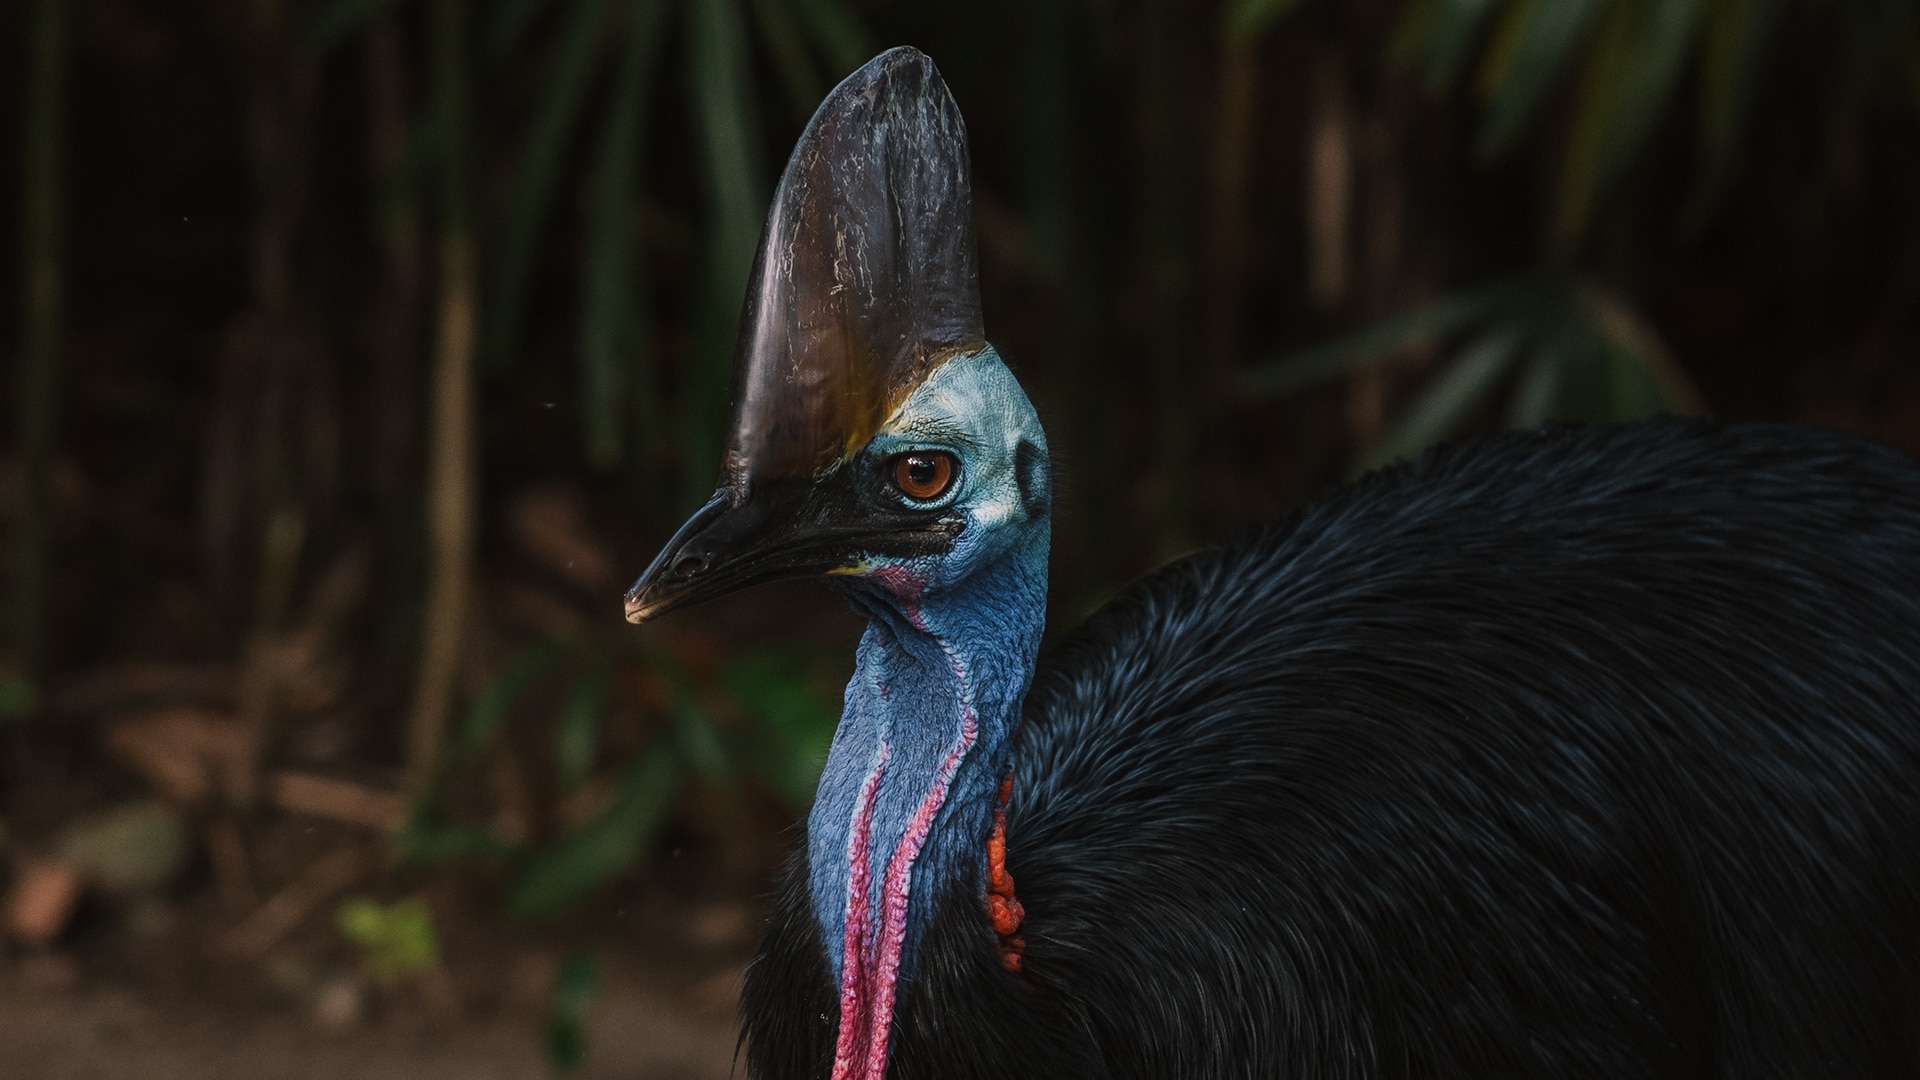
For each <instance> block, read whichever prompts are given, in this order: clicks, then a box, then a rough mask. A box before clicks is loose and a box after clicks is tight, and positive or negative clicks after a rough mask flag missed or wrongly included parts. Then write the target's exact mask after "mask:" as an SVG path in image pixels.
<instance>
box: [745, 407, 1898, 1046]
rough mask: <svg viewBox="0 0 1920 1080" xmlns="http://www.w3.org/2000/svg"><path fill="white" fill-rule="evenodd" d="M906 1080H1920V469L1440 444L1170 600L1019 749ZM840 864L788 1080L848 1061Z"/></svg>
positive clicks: (1099, 641)
mask: <svg viewBox="0 0 1920 1080" xmlns="http://www.w3.org/2000/svg"><path fill="white" fill-rule="evenodd" d="M1012 769H1013V774H1014V778H1015V779H1014V785H1013V797H1012V800H1011V802H1010V804H1009V807H1008V815H1007V845H1008V854H1007V862H1008V866H1009V868H1010V870H1011V871H1012V874H1013V878H1014V880H1015V882H1016V883H1017V885H1018V889H1019V893H1020V898H1021V899H1022V901H1023V902H1024V904H1025V907H1026V913H1027V915H1026V921H1025V924H1024V926H1023V927H1022V936H1023V937H1024V939H1025V942H1026V949H1025V953H1024V963H1023V965H1022V970H1021V972H1020V973H1019V974H1014V973H1010V972H1008V971H1005V970H1003V968H1002V966H1001V964H1000V963H999V962H998V956H997V952H996V940H995V936H994V933H993V931H992V929H991V928H990V927H989V925H988V923H987V920H986V918H985V917H984V915H983V914H982V912H981V904H980V890H981V885H980V883H979V882H978V881H977V880H956V881H955V882H954V883H953V885H952V886H951V887H950V889H949V890H948V893H947V895H945V896H944V897H942V898H941V901H940V908H939V910H940V914H939V915H938V916H937V917H936V918H935V920H934V924H933V927H932V929H931V930H930V931H929V934H928V938H927V941H926V944H925V947H924V954H923V957H922V960H921V963H920V972H919V974H918V976H917V977H916V979H915V980H914V982H913V984H912V985H911V986H910V987H909V988H908V989H907V991H906V993H905V996H904V999H903V1001H902V1002H901V1003H900V1006H899V1020H898V1029H897V1033H896V1035H895V1039H896V1045H895V1048H894V1052H893V1070H892V1071H891V1072H890V1073H889V1074H888V1075H890V1076H894V1077H898V1078H901V1080H908V1078H912V1077H942V1078H944V1077H955V1078H958V1077H978V1078H983V1080H984V1078H1005V1077H1010V1076H1048V1077H1069V1076H1101V1077H1116V1078H1118V1077H1236V1076H1297V1077H1512V1076H1540V1077H1608V1078H1629V1077H1783V1078H1784V1077H1814V1076H1820V1077H1876V1078H1877V1077H1887V1078H1891V1077H1907V1076H1914V1075H1917V1074H1920V469H1916V468H1915V467H1914V465H1913V463H1912V462H1910V461H1908V460H1906V459H1905V458H1903V457H1900V456H1899V455H1897V454H1894V453H1893V452H1891V451H1888V450H1885V449H1883V448H1879V447H1875V446H1872V445H1870V444H1866V443H1863V442H1860V441H1857V440H1853V439H1850V438H1846V437H1843V436H1836V435H1827V434H1818V433H1811V432H1805V431H1799V430H1795V429H1790V428H1779V427H1726V428H1719V427H1710V426H1707V425H1703V424H1691V423H1679V422H1669V423H1658V424H1647V425H1635V426H1626V427H1613V428H1594V429H1566V430H1561V431H1558V432H1554V433H1543V434H1522V435H1509V436H1501V437H1497V438H1492V439H1487V440H1482V441H1480V442H1476V443H1472V444H1469V445H1465V446H1461V447H1458V448H1453V449H1448V450H1444V451H1440V452H1435V453H1433V454H1430V455H1429V456H1427V457H1425V458H1423V459H1421V460H1420V461H1419V462H1418V463H1417V464H1415V465H1413V466H1409V467H1402V468H1398V469H1394V470H1390V471H1388V472H1386V473H1383V474H1380V475H1376V476H1374V477H1372V478H1369V479H1368V480H1366V481H1363V482H1362V483H1360V484H1358V485H1355V486H1353V487H1351V488H1348V489H1344V490H1341V491H1339V492H1337V493H1335V494H1333V495H1332V496H1330V497H1328V498H1326V499H1324V500H1322V501H1320V502H1318V503H1316V504H1314V505H1313V506H1311V507H1309V508H1308V509H1306V510H1305V511H1303V512H1302V513H1300V514H1299V515H1297V516H1295V517H1294V518H1292V519H1289V520H1288V521H1286V522H1283V523H1279V524H1277V525H1274V526H1271V527H1268V528H1265V529H1262V530H1260V531H1258V532H1255V533H1253V534H1251V535H1248V536H1246V537H1244V538H1242V539H1241V540H1239V541H1237V542H1235V543H1232V544H1229V545H1227V546H1225V547H1221V548H1217V549H1213V550H1209V551H1206V552H1202V553H1200V554H1197V555H1194V556H1192V557H1189V558H1187V559H1184V560H1181V561H1180V562H1178V563H1175V564H1173V565H1172V566H1169V567H1167V568H1165V569H1163V570H1162V571H1160V572H1158V573H1156V574H1154V575H1152V576H1151V577H1149V578H1147V579H1145V580H1143V581H1141V582H1139V583H1136V584H1135V585H1134V586H1132V587H1131V588H1130V589H1128V590H1127V591H1125V592H1124V593H1122V594H1121V596H1120V597H1118V598H1117V599H1116V600H1115V601H1114V602H1113V603H1112V604H1110V605H1109V606H1108V607H1107V608H1106V609H1105V610H1104V611H1102V612H1100V613H1099V614H1097V615H1095V616H1094V617H1093V618H1092V619H1091V620H1090V621H1089V622H1088V624H1087V625H1086V626H1085V627H1083V628H1082V629H1081V630H1080V631H1079V632H1078V633H1076V634H1075V635H1074V636H1073V637H1072V638H1071V639H1070V640H1069V641H1068V642H1067V643H1066V644H1064V646H1063V647H1062V648H1061V649H1060V650H1058V652H1057V653H1056V654H1055V655H1053V656H1051V657H1049V658H1048V661H1047V662H1043V663H1042V665H1041V667H1040V670H1039V673H1038V675H1037V677H1036V680H1035V683H1034V687H1033V690H1032V692H1031V694H1030V696H1029V699H1028V705H1027V708H1026V710H1025V720H1024V724H1023V726H1022V728H1021V730H1020V732H1019V733H1018V735H1017V736H1016V737H1015V740H1014V744H1013V752H1012ZM824 955H825V954H824V951H823V949H822V947H821V943H820V935H819V930H818V928H817V923H816V922H815V920H814V919H813V918H812V917H811V910H810V908H809V907H808V900H807V892H806V888H805V881H804V878H803V877H800V876H793V877H790V878H789V880H788V882H787V884H786V888H785V889H784V890H783V891H782V893H781V894H780V896H779V898H778V899H777V900H776V905H775V911H774V914H773V918H772V922H771V928H770V932H769V936H768V938H767V942H766V945H765V947H764V948H763V950H762V953H761V956H760V958H759V959H758V960H756V962H755V964H754V966H753V967H752V968H751V969H750V971H749V977H748V989H747V994H746V997H745V1017H746V1021H747V1033H746V1034H747V1052H748V1060H749V1063H750V1073H751V1075H753V1076H755V1077H760V1078H764V1080H786V1078H790V1077H791V1078H798V1077H816V1076H819V1077H824V1076H826V1075H828V1072H829V1065H830V1063H831V1060H832V1057H833V1049H834V1043H835V1038H834V1035H835V1029H836V1023H837V1019H838V1016H837V1004H836V1000H835V992H834V983H833V979H832V975H831V972H830V971H829V969H828V966H827V964H826V962H825V959H824Z"/></svg>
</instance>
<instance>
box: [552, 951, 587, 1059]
mask: <svg viewBox="0 0 1920 1080" xmlns="http://www.w3.org/2000/svg"><path fill="white" fill-rule="evenodd" d="M599 985H600V965H599V964H598V963H596V962H594V959H593V957H592V956H589V955H588V954H586V953H584V952H580V951H578V950H575V951H574V952H571V953H568V954H567V958H566V959H565V960H563V961H561V963H560V972H559V974H558V975H557V976H556V977H555V978H554V981H553V996H552V998H551V1000H550V1001H549V1002H548V1004H547V1061H548V1062H549V1063H550V1064H551V1065H552V1066H553V1067H554V1070H555V1071H557V1072H560V1073H571V1072H574V1071H576V1070H577V1069H579V1068H580V1065H581V1063H582V1062H584V1061H585V1060H586V1056H587V1032H586V1022H587V1006H588V1005H590V1004H591V1003H592V1001H593V994H594V991H595V990H597V989H599Z"/></svg>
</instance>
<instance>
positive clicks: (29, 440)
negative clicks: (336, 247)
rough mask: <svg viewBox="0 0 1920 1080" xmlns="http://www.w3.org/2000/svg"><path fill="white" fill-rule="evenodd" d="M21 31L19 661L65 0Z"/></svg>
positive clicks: (28, 645) (39, 568)
mask: <svg viewBox="0 0 1920 1080" xmlns="http://www.w3.org/2000/svg"><path fill="white" fill-rule="evenodd" d="M28 18H29V24H28V33H27V86H26V117H25V124H24V127H25V131H24V133H23V135H24V137H23V139H22V159H23V160H22V163H21V164H22V169H21V171H22V174H23V176H22V184H21V225H20V254H21V282H22V296H21V308H22V310H21V317H20V322H21V335H20V336H21V343H20V361H21V362H20V413H19V433H20V434H19V443H18V448H19V454H20V509H19V516H18V517H17V518H16V519H15V520H16V532H15V536H14V579H13V630H14V643H15V645H16V646H17V647H18V648H19V651H20V662H21V663H22V665H23V666H24V667H25V669H26V671H27V672H28V673H29V674H30V675H37V674H38V673H39V672H40V668H41V666H42V664H43V663H44V662H45V659H46V657H45V655H44V654H45V649H46V640H45V637H46V626H45V619H46V596H47V563H48V552H49V546H50V545H49V539H50V535H51V532H52V528H51V523H50V518H51V516H52V508H51V506H50V505H49V499H48V494H47V472H48V470H49V468H50V467H51V466H52V462H53V450H54V442H55V439H56V438H57V435H58V422H57V421H58V413H59V371H60V348H61V338H62V337H63V332H64V328H65V327H64V324H65V321H66V282H65V272H64V267H63V258H64V253H63V251H62V248H63V246H64V245H63V243H62V241H63V239H64V233H65V230H66V223H65V213H66V208H65V205H64V199H63V198H62V197H61V188H62V186H63V173H64V172H65V161H64V147H63V143H64V139H63V129H64V126H65V119H66V116H65V114H66V64H67V19H66V0H34V3H33V6H32V9H31V11H30V12H29V16H28Z"/></svg>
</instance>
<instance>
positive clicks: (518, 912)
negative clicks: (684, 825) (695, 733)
mask: <svg viewBox="0 0 1920 1080" xmlns="http://www.w3.org/2000/svg"><path fill="white" fill-rule="evenodd" d="M679 786H680V770H679V766H678V764H677V763H676V761H675V758H674V755H673V753H672V751H671V750H669V749H668V748H666V747H655V748H654V749H652V750H650V751H648V752H647V753H646V754H645V755H644V756H642V757H641V758H640V760H639V761H637V762H636V763H635V764H634V765H633V766H632V768H630V769H629V770H628V772H627V776H626V779H625V781H624V782H623V783H622V784H621V787H620V793H619V795H618V796H617V797H616V798H615V800H614V803H613V805H612V806H610V807H608V808H607V810H606V812H605V813H603V814H601V815H600V816H599V817H597V818H595V819H594V820H593V821H591V822H588V823H587V824H585V825H583V826H581V827H580V828H578V829H575V830H574V831H572V832H570V833H568V834H567V835H565V836H563V837H561V838H560V839H559V840H558V841H557V842H556V843H554V844H553V845H552V846H550V847H548V848H547V849H545V850H544V851H542V852H540V853H539V854H537V855H535V856H533V857H532V858H530V859H528V861H527V862H526V864H525V865H524V866H523V867H522V868H521V870H520V872H519V874H518V875H517V876H516V879H515V881H514V885H513V888H512V889H511V890H510V891H509V893H508V897H507V913H508V914H509V915H511V916H512V917H513V918H516V919H522V920H527V921H534V922H539V921H544V920H548V919H552V918H555V917H556V916H559V915H562V914H565V913H566V912H567V911H569V910H571V909H572V908H573V907H574V906H576V905H577V904H579V903H580V902H581V901H582V900H584V899H586V898H587V896H588V895H589V894H591V893H592V892H593V890H595V889H597V888H599V887H600V886H601V885H603V884H605V883H606V882H607V881H609V880H611V879H612V878H614V877H615V876H617V875H619V874H621V873H623V872H625V871H626V870H628V869H629V868H631V867H632V866H633V865H634V864H635V863H636V862H638V861H639V859H640V856H641V854H642V853H643V852H644V850H645V847H646V844H647V842H648V841H650V840H652V839H653V837H654V835H655V834H656V833H657V832H658V831H659V828H660V824H661V822H662V821H663V820H664V819H665V817H666V812H667V808H668V807H669V806H670V805H672V803H673V797H674V795H675V794H676V793H677V792H678V790H679Z"/></svg>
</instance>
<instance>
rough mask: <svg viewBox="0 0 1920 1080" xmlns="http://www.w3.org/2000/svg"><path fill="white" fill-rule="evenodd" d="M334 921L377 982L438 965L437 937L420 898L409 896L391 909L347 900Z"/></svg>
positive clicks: (362, 899) (364, 900)
mask: <svg viewBox="0 0 1920 1080" xmlns="http://www.w3.org/2000/svg"><path fill="white" fill-rule="evenodd" d="M336 920H337V921H338V924H339V926H340V932H341V933H342V934H345V935H346V937H347V940H349V941H352V942H353V943H354V944H356V945H358V946H360V951H361V966H362V967H363V968H364V969H365V970H366V973H367V975H368V976H369V977H370V978H372V979H373V980H374V981H376V982H382V983H391V982H396V981H398V980H400V979H403V978H406V977H407V976H409V975H416V974H419V973H420V972H423V971H427V970H430V969H432V968H433V967H435V966H436V965H438V964H439V963H440V936H439V935H438V934H437V933H435V932H434V928H433V911H432V910H431V909H430V908H428V907H427V902H426V900H425V898H423V897H419V896H409V897H407V898H406V899H404V900H401V901H398V902H397V903H395V904H393V905H392V906H390V907H382V906H381V905H380V904H378V903H376V902H375V901H373V900H369V899H367V898H366V897H362V896H356V897H350V898H348V899H346V900H344V901H342V902H341V904H340V907H339V910H338V913H337V915H336Z"/></svg>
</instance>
